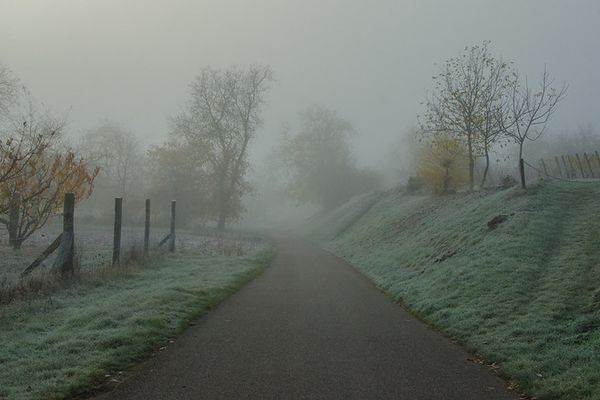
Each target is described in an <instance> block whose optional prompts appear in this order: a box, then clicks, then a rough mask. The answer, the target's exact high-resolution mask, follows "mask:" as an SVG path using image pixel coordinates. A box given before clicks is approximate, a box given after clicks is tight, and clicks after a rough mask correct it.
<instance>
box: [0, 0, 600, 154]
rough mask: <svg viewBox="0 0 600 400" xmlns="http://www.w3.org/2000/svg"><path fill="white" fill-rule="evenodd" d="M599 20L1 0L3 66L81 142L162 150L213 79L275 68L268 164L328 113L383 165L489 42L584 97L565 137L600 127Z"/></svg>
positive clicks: (235, 3) (398, 7) (243, 2)
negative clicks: (143, 144)
mask: <svg viewBox="0 0 600 400" xmlns="http://www.w3.org/2000/svg"><path fill="white" fill-rule="evenodd" d="M599 21H600V2H598V1H597V0H572V1H567V0H563V1H552V0H502V1H500V0H496V1H487V0H486V1H483V0H480V1H477V0H455V1H450V0H438V1H424V0H418V1H417V0H414V1H400V0H395V1H387V0H373V1H366V0H365V1H357V0H319V1H316V0H302V1H300V0H298V1H296V0H294V1H292V0H285V1H284V0H279V1H276V0H214V1H212V0H211V1H208V0H196V1H191V0H169V1H166V0H161V1H158V0H147V1H141V0H137V1H134V0H46V1H43V0H36V1H34V0H0V62H2V63H3V64H5V65H6V66H8V67H9V68H11V69H12V70H13V71H14V72H15V73H17V74H18V75H19V76H20V77H21V79H22V80H23V82H24V83H26V84H27V86H28V87H29V88H30V89H31V91H32V93H33V94H34V95H35V96H36V97H37V98H38V99H40V100H42V101H44V102H45V103H46V104H47V105H48V106H49V107H50V108H51V109H52V110H54V111H57V112H64V111H67V110H70V111H69V120H70V122H71V123H70V130H71V131H73V132H77V131H81V130H83V129H86V128H90V127H93V126H94V125H95V124H97V123H98V122H99V121H101V120H102V119H104V118H109V119H112V120H115V121H117V122H118V123H120V124H122V125H123V126H124V127H126V128H127V129H130V130H132V131H133V132H135V133H136V134H137V135H139V136H140V137H142V136H143V137H145V138H147V141H148V142H153V143H158V142H159V141H160V140H161V137H162V135H164V134H165V132H166V131H167V130H168V116H169V115H172V114H174V113H176V112H177V111H178V110H179V108H180V106H181V105H182V104H183V103H184V101H185V99H186V96H187V90H188V89H187V85H188V83H189V82H190V81H191V80H192V79H193V77H194V76H195V75H196V74H197V73H198V72H199V70H200V68H201V67H202V66H204V65H212V66H215V67H219V66H228V65H230V64H237V65H240V66H243V65H247V64H251V63H264V64H270V65H271V66H272V68H273V70H274V71H275V74H276V77H277V83H276V84H275V85H274V87H273V89H272V91H271V92H270V94H269V97H268V104H267V107H266V109H265V113H264V119H265V126H264V128H263V129H262V130H261V132H259V135H260V136H261V138H260V140H259V142H258V143H257V146H259V150H258V154H261V153H264V152H265V149H266V148H267V145H269V144H270V143H271V141H272V138H274V137H276V135H277V134H278V132H279V130H280V126H281V124H282V122H284V121H294V120H295V117H296V114H297V111H299V110H300V109H302V108H303V107H305V106H307V105H309V104H312V103H317V104H322V105H325V106H328V107H331V108H333V109H335V110H337V111H338V112H339V113H340V115H342V116H344V117H346V118H348V119H350V120H351V121H352V122H353V123H354V124H355V126H356V128H357V130H358V131H359V132H360V133H361V136H360V137H358V138H357V139H356V141H357V149H358V150H357V152H358V153H359V155H360V157H361V159H362V160H363V161H364V162H365V163H368V164H372V163H375V162H376V161H377V159H378V158H379V157H380V155H381V154H382V152H386V151H387V150H386V149H387V148H388V146H389V143H390V142H392V141H393V140H394V138H395V137H397V136H398V135H400V134H401V132H403V131H405V130H406V129H407V128H408V127H410V126H411V125H413V124H414V123H415V120H416V115H417V114H418V113H419V112H420V110H421V106H420V102H421V101H422V100H423V98H424V96H425V93H426V90H427V89H429V88H430V87H431V76H432V75H433V74H434V72H435V71H436V67H435V65H434V64H435V63H441V62H443V61H444V60H445V59H446V58H448V57H451V56H454V55H456V54H457V52H458V51H459V50H460V49H461V48H463V47H464V46H466V45H471V44H476V43H479V42H481V41H482V40H484V39H489V40H491V41H492V50H493V51H494V52H495V53H496V54H498V55H501V56H503V57H504V58H505V59H509V60H513V61H515V62H516V64H517V66H518V67H519V69H520V70H521V71H522V72H523V73H526V74H528V75H529V76H530V77H531V78H533V77H537V76H538V75H539V74H540V73H541V71H542V69H543V67H544V64H547V66H548V68H549V71H550V72H551V74H552V75H553V76H554V77H555V78H557V79H558V80H566V81H567V82H568V83H569V84H570V89H569V93H568V98H567V99H566V100H565V101H564V102H563V103H562V104H561V106H560V108H559V111H558V113H557V114H556V117H555V119H554V120H553V121H552V129H554V130H562V129H568V128H574V127H575V126H577V125H578V124H588V123H591V124H594V125H600V107H599V105H600V102H599V97H600V78H599V75H600V52H599V50H600V46H599V43H598V38H599V37H600V28H599V26H600V23H599Z"/></svg>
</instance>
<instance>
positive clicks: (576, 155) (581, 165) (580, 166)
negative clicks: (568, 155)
mask: <svg viewBox="0 0 600 400" xmlns="http://www.w3.org/2000/svg"><path fill="white" fill-rule="evenodd" d="M575 157H577V165H579V171H580V172H581V177H582V178H585V177H586V176H585V172H583V164H582V163H581V158H579V153H575Z"/></svg>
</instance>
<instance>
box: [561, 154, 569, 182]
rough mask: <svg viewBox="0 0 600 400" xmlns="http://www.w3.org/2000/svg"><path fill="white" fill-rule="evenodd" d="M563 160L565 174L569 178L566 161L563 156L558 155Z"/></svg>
mask: <svg viewBox="0 0 600 400" xmlns="http://www.w3.org/2000/svg"><path fill="white" fill-rule="evenodd" d="M560 158H561V159H562V162H563V166H564V167H565V175H566V178H567V179H570V178H571V172H570V171H569V167H568V166H567V161H566V160H565V156H560Z"/></svg>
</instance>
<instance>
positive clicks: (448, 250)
mask: <svg viewBox="0 0 600 400" xmlns="http://www.w3.org/2000/svg"><path fill="white" fill-rule="evenodd" d="M599 198H600V184H597V183H593V182H547V183H543V184H541V185H539V186H536V187H532V188H530V189H529V190H527V191H524V190H521V189H517V188H513V189H508V190H493V191H488V192H476V193H465V194H456V195H453V196H438V197H435V196H425V195H417V194H412V195H411V194H406V193H405V192H404V191H401V190H392V191H389V192H387V193H384V194H379V195H369V196H363V197H361V198H358V199H355V200H354V201H352V202H350V203H348V204H347V205H345V206H342V207H341V208H339V209H337V210H335V211H334V212H332V213H330V214H329V215H328V216H320V218H318V219H315V220H313V221H312V222H310V224H309V225H308V230H307V234H309V235H310V237H311V238H313V239H314V240H318V241H320V242H321V243H322V244H323V245H325V246H326V247H327V248H328V249H330V250H331V251H333V252H334V253H335V254H337V255H339V256H341V257H343V258H345V259H346V260H348V261H349V262H350V263H352V264H353V265H354V266H356V268H358V269H360V270H361V271H363V272H364V273H365V274H366V275H367V276H368V277H369V278H371V279H372V280H373V281H374V282H375V283H376V284H377V285H378V286H379V287H380V288H381V289H382V290H384V291H385V292H386V293H388V294H389V295H390V296H391V297H392V298H393V299H395V300H397V301H398V302H400V303H401V304H403V305H404V306H406V307H407V308H408V309H410V310H411V311H412V312H413V313H415V314H416V315H417V316H419V317H420V318H422V319H424V320H425V321H427V322H428V323H430V324H432V325H433V326H435V327H436V328H438V329H440V330H441V331H443V332H445V333H447V334H449V335H450V336H452V337H454V338H456V340H458V341H459V342H460V343H462V344H463V345H465V346H466V347H467V348H468V349H469V350H470V351H472V352H474V353H476V354H477V355H478V356H479V357H480V358H481V359H482V360H485V362H486V363H488V364H490V365H491V366H493V367H494V368H496V369H499V371H500V372H501V374H502V375H503V376H505V377H507V378H509V379H510V380H511V381H512V382H514V384H515V386H516V387H517V389H519V390H522V391H524V392H526V393H528V394H530V395H532V396H535V397H536V398H540V399H567V398H569V399H581V400H585V399H590V400H591V399H597V398H599V397H600V378H599V376H598V370H599V369H600V329H599V328H600V289H599V288H600V219H599V218H597V216H598V215H600V202H598V199H599ZM482 362H483V361H482Z"/></svg>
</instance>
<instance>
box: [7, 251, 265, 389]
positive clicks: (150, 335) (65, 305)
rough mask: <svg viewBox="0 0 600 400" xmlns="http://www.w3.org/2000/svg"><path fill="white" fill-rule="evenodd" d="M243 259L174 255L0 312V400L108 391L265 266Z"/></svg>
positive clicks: (256, 258) (254, 257) (254, 258)
mask: <svg viewBox="0 0 600 400" xmlns="http://www.w3.org/2000/svg"><path fill="white" fill-rule="evenodd" d="M271 256H272V253H271V251H270V250H269V249H268V248H266V247H265V246H262V250H259V251H258V252H256V253H253V254H247V255H244V256H210V255H208V256H207V255H203V254H201V253H200V252H197V251H193V250H190V251H187V252H178V253H177V254H175V255H172V256H169V257H164V258H162V259H159V260H156V261H154V262H153V263H151V264H150V265H147V266H145V267H143V268H137V267H135V266H133V267H129V268H128V269H127V271H126V273H122V274H117V275H116V276H112V277H111V279H101V277H99V278H98V279H96V280H88V281H86V282H82V283H81V284H79V285H73V286H71V287H68V288H66V289H64V290H61V291H58V292H56V293H55V294H54V295H52V296H50V297H46V298H39V299H36V300H31V301H28V302H19V303H15V304H12V305H10V306H4V307H3V308H2V309H0V341H1V342H2V347H1V349H0V364H2V368H1V369H0V398H6V399H11V400H13V399H14V400H18V399H42V398H43V399H63V398H65V397H69V396H72V395H76V394H78V393H79V394H81V393H82V392H81V391H82V390H90V389H89V388H90V387H94V386H98V385H100V386H101V385H104V384H113V383H116V382H118V381H119V380H120V379H121V378H122V377H121V374H122V371H123V370H124V369H126V368H127V367H130V366H131V365H133V363H134V362H135V361H137V360H139V359H140V358H142V357H144V356H147V355H149V354H150V353H151V352H153V351H158V350H160V349H162V348H164V347H165V346H168V343H169V340H170V339H171V338H173V337H174V336H175V335H176V334H177V333H179V332H181V331H182V330H183V329H184V328H185V327H187V326H188V325H189V323H190V322H191V321H192V320H194V319H196V318H198V317H200V316H201V315H203V314H205V313H207V312H208V311H209V310H210V309H211V308H212V307H213V306H215V305H216V304H218V303H219V302H221V301H222V300H223V299H225V298H226V297H227V296H229V295H231V294H232V293H234V292H235V291H236V290H237V289H238V288H239V287H241V286H242V285H243V284H244V283H246V282H248V281H249V280H250V279H252V278H253V277H254V276H256V275H257V274H258V273H259V272H260V271H262V270H263V269H264V268H266V267H267V266H268V264H269V263H270V260H271Z"/></svg>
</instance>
